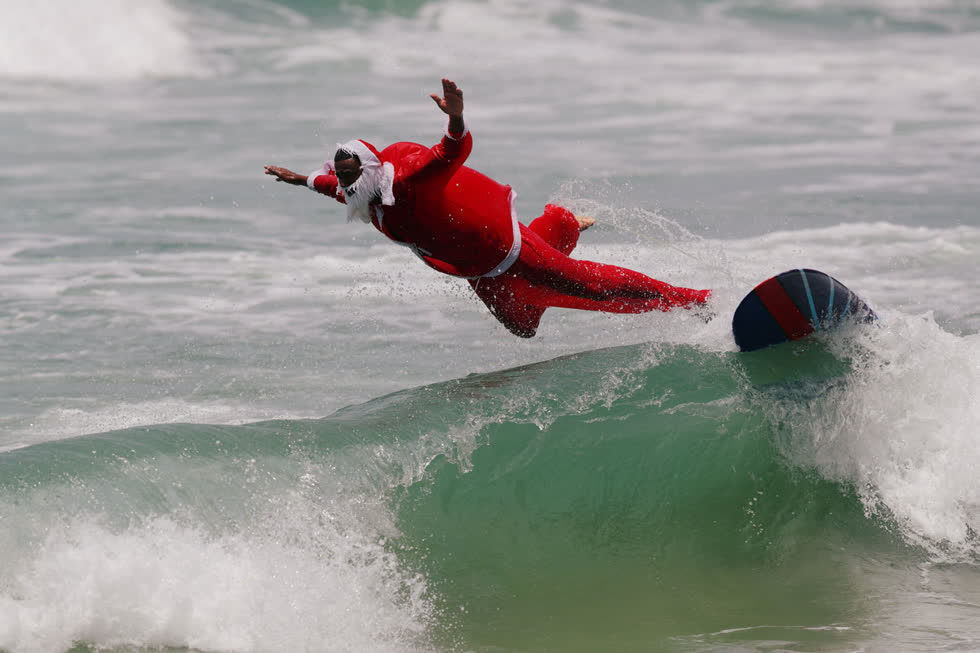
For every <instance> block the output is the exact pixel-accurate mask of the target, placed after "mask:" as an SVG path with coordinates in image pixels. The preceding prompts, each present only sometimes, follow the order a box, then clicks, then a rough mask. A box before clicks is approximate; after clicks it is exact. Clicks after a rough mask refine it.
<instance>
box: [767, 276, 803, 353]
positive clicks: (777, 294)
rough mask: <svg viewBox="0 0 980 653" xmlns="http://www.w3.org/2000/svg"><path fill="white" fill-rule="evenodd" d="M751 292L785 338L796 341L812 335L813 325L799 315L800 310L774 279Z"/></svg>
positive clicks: (801, 314)
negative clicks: (760, 302) (760, 301)
mask: <svg viewBox="0 0 980 653" xmlns="http://www.w3.org/2000/svg"><path fill="white" fill-rule="evenodd" d="M753 292H754V293H755V294H756V296H757V297H758V298H759V299H760V300H762V304H763V305H764V306H765V307H766V310H768V311H769V314H770V315H772V317H773V319H774V320H776V323H777V324H778V325H779V328H780V329H782V330H783V333H785V334H786V337H787V338H789V339H790V340H796V339H798V338H802V337H803V336H805V335H809V334H811V333H813V325H812V324H810V321H809V320H808V319H806V318H805V317H803V313H800V309H798V308H797V307H796V304H794V303H793V300H792V299H790V296H789V295H788V294H786V289H785V288H783V287H782V285H781V284H780V283H779V281H776V280H775V277H773V278H772V279H770V280H769V281H765V282H763V283H761V284H760V285H759V286H758V287H756V289H755V290H754V291H753Z"/></svg>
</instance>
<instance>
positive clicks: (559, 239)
mask: <svg viewBox="0 0 980 653" xmlns="http://www.w3.org/2000/svg"><path fill="white" fill-rule="evenodd" d="M578 237H579V228H578V221H577V220H576V219H575V216H574V215H573V214H572V213H571V212H570V211H568V210H567V209H564V208H562V207H559V206H555V205H553V204H549V205H547V206H545V212H544V215H542V216H541V217H539V218H537V219H536V220H534V222H532V223H531V226H530V227H526V226H524V225H523V224H522V225H521V238H522V240H521V255H520V258H518V260H517V261H516V262H515V263H514V265H512V266H511V267H510V269H509V270H507V272H505V273H504V274H501V275H500V276H496V277H487V278H482V279H474V280H471V281H470V285H471V286H472V287H473V290H474V291H476V294H477V296H478V297H479V298H480V299H481V300H483V303H484V304H486V305H487V307H488V308H489V309H490V312H491V313H493V315H494V317H496V318H497V319H498V320H500V322H502V323H503V325H504V326H505V327H507V329H508V330H510V331H511V333H513V334H515V335H517V336H521V337H522V338H530V337H532V336H533V335H534V334H535V333H536V332H537V329H538V323H539V322H540V321H541V316H542V315H543V314H544V311H545V309H546V308H548V307H549V306H555V307H560V308H576V309H581V310H586V311H605V312H607V313H645V312H647V311H652V310H661V311H669V310H670V309H672V308H675V307H685V308H690V307H691V306H692V305H695V304H703V303H704V302H706V301H707V299H708V295H710V294H711V291H710V290H692V289H690V288H679V287H677V286H672V285H670V284H668V283H664V282H663V281H657V280H656V279H653V278H651V277H648V276H646V275H645V274H641V273H639V272H635V271H633V270H629V269H627V268H622V267H618V266H615V265H604V264H602V263H594V262H592V261H582V260H578V259H573V258H570V257H569V256H568V255H569V254H570V253H571V252H572V250H573V249H574V248H575V245H577V244H578Z"/></svg>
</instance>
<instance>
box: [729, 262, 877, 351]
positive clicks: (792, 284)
mask: <svg viewBox="0 0 980 653" xmlns="http://www.w3.org/2000/svg"><path fill="white" fill-rule="evenodd" d="M877 319H878V316H877V315H875V312H874V311H872V310H871V308H870V307H868V305H867V304H866V303H865V302H864V300H862V299H861V298H860V297H858V296H857V295H855V294H854V293H853V292H851V291H850V289H849V288H848V287H847V286H845V285H844V284H842V283H841V282H840V281H838V280H837V279H835V278H833V277H832V276H830V275H829V274H826V273H824V272H820V271H819V270H810V269H797V270H787V271H786V272H783V273H782V274H777V275H776V276H774V277H772V278H770V279H766V280H765V281H763V282H762V283H760V284H759V285H758V286H756V287H755V288H754V289H753V290H752V292H750V293H749V294H748V295H746V296H745V298H744V299H743V300H742V301H741V303H740V304H739V305H738V308H736V309H735V314H734V316H733V317H732V333H733V334H734V335H735V344H736V345H738V348H739V349H740V350H742V351H755V350H757V349H762V348H763V347H769V346H771V345H777V344H779V343H781V342H788V341H790V340H799V339H800V338H805V337H806V336H808V335H810V334H811V333H814V332H816V331H827V330H831V329H835V328H837V327H839V326H840V325H841V324H843V323H845V322H847V321H858V322H874V321H876V320H877Z"/></svg>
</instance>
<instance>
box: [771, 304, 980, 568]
mask: <svg viewBox="0 0 980 653" xmlns="http://www.w3.org/2000/svg"><path fill="white" fill-rule="evenodd" d="M882 317H883V320H882V326H880V328H877V329H869V330H867V331H866V332H865V335H866V336H867V337H865V338H862V339H861V340H860V341H859V342H858V344H857V345H856V346H853V345H852V346H844V353H846V354H849V355H851V356H853V357H854V358H855V360H856V370H855V371H854V372H853V373H852V374H851V375H850V376H849V377H848V382H847V384H846V385H845V386H843V387H841V388H839V389H837V390H835V391H833V392H831V393H830V394H828V395H827V396H825V397H822V398H820V399H819V400H816V401H815V402H814V403H813V404H809V405H799V404H797V405H793V404H791V405H788V406H784V407H783V408H784V409H786V410H787V411H788V413H789V415H791V416H792V421H793V423H794V435H793V439H792V441H791V442H790V443H788V444H787V447H788V450H789V452H790V456H791V457H792V458H793V459H794V460H795V461H796V462H797V463H799V464H801V465H803V466H806V467H810V466H814V467H816V468H818V469H820V470H821V472H822V473H823V474H825V475H826V476H827V477H828V478H832V479H835V480H841V481H845V482H847V483H851V484H853V486H854V487H855V488H856V490H857V491H858V493H859V494H860V495H861V496H862V498H863V500H864V501H865V505H866V507H867V509H868V511H869V513H872V514H882V515H884V516H885V517H886V519H888V520H894V522H895V523H896V524H897V527H898V528H899V529H900V531H901V532H902V534H903V535H904V536H905V537H906V538H908V539H909V540H910V541H911V542H913V543H915V544H919V545H922V546H925V547H926V548H927V549H929V550H930V551H932V552H933V554H934V555H935V556H937V557H938V558H939V559H941V560H944V561H946V560H951V561H958V560H963V559H965V560H975V559H976V557H977V556H978V555H980V546H978V543H977V540H976V534H977V533H978V532H980V487H978V485H977V482H976V478H977V476H976V470H977V469H978V467H980V431H978V430H977V425H978V424H980V403H978V402H977V401H976V397H977V396H978V395H980V335H977V334H974V335H971V336H965V337H961V336H955V335H953V334H950V333H948V332H946V331H944V330H943V329H942V328H940V327H939V326H938V325H937V324H936V323H935V321H934V320H933V319H932V318H931V316H930V315H928V314H926V315H920V316H912V315H906V314H900V313H896V312H893V311H884V312H883V314H882Z"/></svg>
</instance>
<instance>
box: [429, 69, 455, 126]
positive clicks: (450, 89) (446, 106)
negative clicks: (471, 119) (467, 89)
mask: <svg viewBox="0 0 980 653" xmlns="http://www.w3.org/2000/svg"><path fill="white" fill-rule="evenodd" d="M429 97H431V98H432V100H433V101H434V102H435V103H436V104H437V105H439V108H440V109H442V112H443V113H445V114H448V115H449V117H450V118H462V117H463V91H462V89H460V88H458V87H457V86H456V82H454V81H452V80H451V79H445V78H443V80H442V97H439V96H438V95H436V94H435V93H432V94H431V95H429Z"/></svg>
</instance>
